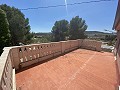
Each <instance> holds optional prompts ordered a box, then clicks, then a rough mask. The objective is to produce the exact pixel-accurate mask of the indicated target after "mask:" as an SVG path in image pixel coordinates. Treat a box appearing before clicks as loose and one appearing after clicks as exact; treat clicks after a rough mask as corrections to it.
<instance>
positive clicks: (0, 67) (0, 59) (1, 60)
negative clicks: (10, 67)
mask: <svg viewBox="0 0 120 90" xmlns="http://www.w3.org/2000/svg"><path fill="white" fill-rule="evenodd" d="M10 49H11V48H7V47H5V48H4V49H3V50H4V52H3V53H2V55H1V56H0V82H1V79H2V75H3V71H4V68H5V64H6V61H7V58H8V54H9V51H10Z"/></svg>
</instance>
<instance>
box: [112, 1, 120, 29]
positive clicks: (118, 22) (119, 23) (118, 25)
mask: <svg viewBox="0 0 120 90" xmlns="http://www.w3.org/2000/svg"><path fill="white" fill-rule="evenodd" d="M113 29H115V30H120V0H118V6H117V11H116V16H115V20H114V24H113Z"/></svg>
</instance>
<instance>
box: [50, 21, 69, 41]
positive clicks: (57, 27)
mask: <svg viewBox="0 0 120 90" xmlns="http://www.w3.org/2000/svg"><path fill="white" fill-rule="evenodd" d="M68 25H69V22H68V21H67V20H60V21H56V22H55V24H54V26H53V28H52V36H53V41H64V40H65V39H66V37H67V36H68Z"/></svg>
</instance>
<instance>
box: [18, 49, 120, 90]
mask: <svg viewBox="0 0 120 90" xmlns="http://www.w3.org/2000/svg"><path fill="white" fill-rule="evenodd" d="M16 82H17V88H18V90H19V89H21V90H116V87H117V86H118V75H117V70H116V61H115V60H114V55H113V54H112V53H108V52H96V51H91V50H85V49H77V50H75V51H72V52H70V53H68V54H65V55H63V56H60V57H57V58H54V59H52V60H50V61H48V62H45V63H43V64H39V65H37V66H34V67H32V68H29V69H26V68H25V70H24V69H23V71H21V72H19V73H17V74H16Z"/></svg>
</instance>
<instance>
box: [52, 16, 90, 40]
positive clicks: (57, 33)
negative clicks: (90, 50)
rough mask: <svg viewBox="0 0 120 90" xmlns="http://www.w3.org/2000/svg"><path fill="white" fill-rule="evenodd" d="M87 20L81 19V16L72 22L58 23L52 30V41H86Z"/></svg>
mask: <svg viewBox="0 0 120 90" xmlns="http://www.w3.org/2000/svg"><path fill="white" fill-rule="evenodd" d="M87 27H88V26H87V25H86V23H85V20H83V19H82V18H79V16H76V17H73V18H72V20H70V22H68V21H67V20H60V21H56V22H55V24H54V26H53V28H52V31H51V32H52V40H53V41H64V40H68V39H69V40H75V39H84V38H86V37H87V36H86V35H85V30H86V29H87Z"/></svg>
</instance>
